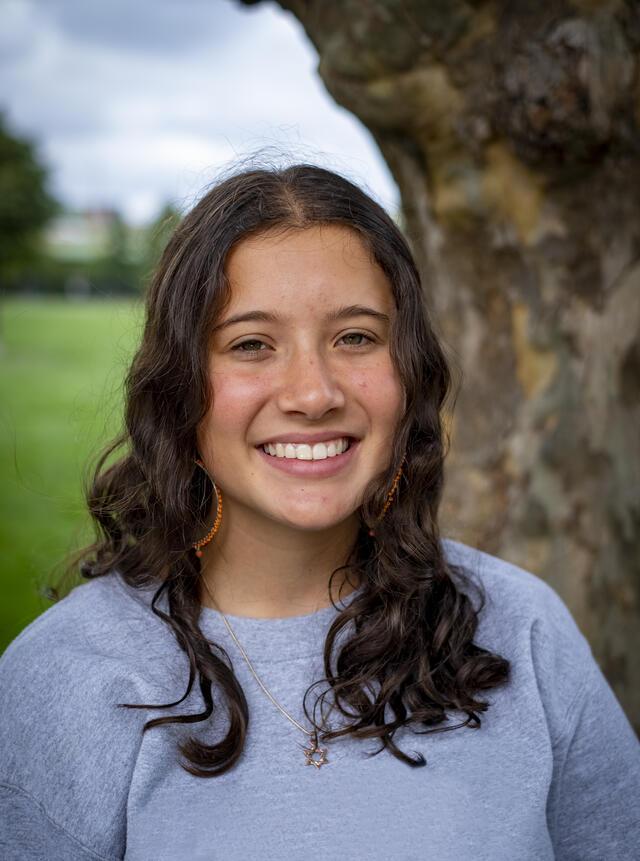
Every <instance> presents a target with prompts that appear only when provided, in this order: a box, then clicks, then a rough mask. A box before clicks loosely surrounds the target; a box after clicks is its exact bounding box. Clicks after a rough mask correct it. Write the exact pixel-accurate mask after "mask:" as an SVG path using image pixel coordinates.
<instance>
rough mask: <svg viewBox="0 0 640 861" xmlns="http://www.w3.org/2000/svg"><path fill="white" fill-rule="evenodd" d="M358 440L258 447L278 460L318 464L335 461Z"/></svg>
mask: <svg viewBox="0 0 640 861" xmlns="http://www.w3.org/2000/svg"><path fill="white" fill-rule="evenodd" d="M354 442H357V440H356V439H355V438H354V437H341V438H340V439H337V440H332V441H331V442H330V443H328V444H327V443H314V444H310V443H277V444H266V445H259V446H256V448H257V449H259V450H260V451H262V452H264V454H266V455H267V456H268V457H272V458H274V459H276V460H289V461H293V460H296V461H304V462H307V463H309V462H311V463H314V462H317V461H323V460H333V459H335V458H338V457H340V456H341V455H343V454H344V453H345V452H347V451H349V449H350V448H351V446H352V445H353V443H354Z"/></svg>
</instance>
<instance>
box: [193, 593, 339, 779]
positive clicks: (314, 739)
mask: <svg viewBox="0 0 640 861" xmlns="http://www.w3.org/2000/svg"><path fill="white" fill-rule="evenodd" d="M200 579H201V580H202V584H203V586H204V588H205V589H206V591H207V593H208V594H209V598H211V601H212V602H213V605H214V607H215V608H216V609H217V610H218V612H219V613H220V615H221V616H222V619H223V621H224V623H225V625H226V626H227V630H228V631H229V633H230V634H231V636H232V637H233V639H234V641H235V643H236V645H237V647H238V648H239V649H240V652H241V654H242V657H243V658H244V659H245V661H246V662H247V666H248V667H249V669H250V670H251V672H252V674H253V676H254V678H255V680H256V681H257V683H258V684H259V685H260V687H261V688H262V690H263V691H264V692H265V694H266V695H267V696H268V697H269V699H270V700H271V702H272V703H273V704H274V706H275V707H276V708H277V709H278V710H279V711H280V712H281V713H282V714H283V715H284V716H285V717H286V718H287V720H288V721H290V722H291V723H292V724H293V725H294V726H296V727H297V728H298V729H299V730H301V731H302V732H303V733H305V735H308V736H309V741H310V744H309V747H305V746H304V745H303V744H301V745H299V747H301V748H302V750H303V751H304V755H305V763H304V764H305V765H315V767H316V768H320V767H321V766H323V765H326V764H327V763H328V762H329V760H328V759H327V749H326V748H322V747H320V746H319V745H318V730H317V729H313V730H308V729H305V728H304V727H303V726H302V724H300V723H298V721H297V720H296V719H295V718H293V717H291V715H290V714H289V712H288V711H286V709H284V708H283V707H282V706H281V705H280V703H279V702H278V701H277V700H276V698H275V697H274V696H273V694H271V692H270V691H269V690H268V689H267V687H266V686H265V685H264V683H263V682H262V680H261V679H260V677H259V676H258V674H257V673H256V671H255V670H254V668H253V664H252V663H251V661H250V660H249V656H248V655H247V653H246V652H245V650H244V649H243V648H242V644H241V643H240V640H238V638H237V637H236V635H235V633H234V631H233V628H232V627H231V625H230V624H229V621H228V619H227V617H226V616H225V615H224V613H223V612H222V610H220V609H219V608H218V605H217V604H216V602H215V599H214V597H213V595H212V594H211V592H210V590H209V587H208V586H207V581H206V580H205V578H204V577H203V576H201V577H200ZM315 754H319V755H320V758H319V759H314V758H313V757H314V755H315Z"/></svg>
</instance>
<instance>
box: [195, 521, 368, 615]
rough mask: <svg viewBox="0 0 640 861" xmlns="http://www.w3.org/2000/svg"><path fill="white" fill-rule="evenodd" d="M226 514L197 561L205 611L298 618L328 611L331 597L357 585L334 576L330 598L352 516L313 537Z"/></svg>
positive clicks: (354, 529) (353, 530) (352, 536)
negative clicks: (202, 582)
mask: <svg viewBox="0 0 640 861" xmlns="http://www.w3.org/2000/svg"><path fill="white" fill-rule="evenodd" d="M225 515H226V516H225V517H224V518H223V520H222V523H221V525H220V529H219V530H218V532H217V534H216V535H215V537H214V539H213V540H212V541H211V542H210V544H208V545H207V546H206V547H205V548H204V550H203V555H202V558H201V565H202V579H203V580H204V581H205V583H206V588H203V589H202V590H201V601H202V604H204V605H205V606H208V607H213V608H214V609H216V610H219V611H220V612H222V613H225V614H228V615H232V616H250V617H254V618H264V619H269V618H284V617H287V616H302V615H306V614H308V613H314V612H316V611H317V610H321V609H323V608H324V607H328V606H330V604H331V599H332V598H333V600H334V601H335V602H336V603H337V602H338V601H339V600H340V599H341V598H346V596H347V595H349V594H350V593H351V592H353V591H354V589H355V588H357V586H358V585H359V583H357V582H356V579H355V575H354V573H352V572H344V571H339V572H338V573H337V574H336V575H335V576H334V578H333V581H332V588H331V595H330V594H329V579H330V577H331V573H332V572H333V571H334V570H335V569H336V568H338V567H339V566H341V565H344V564H345V563H346V562H347V560H348V558H349V554H350V552H351V550H352V548H353V546H354V543H355V540H356V537H357V533H358V528H359V524H358V519H357V515H355V514H354V515H353V517H352V518H349V519H348V520H346V521H344V522H343V523H340V524H337V525H336V526H334V527H331V529H326V530H321V531H315V532H310V531H304V530H294V529H292V528H288V527H285V526H283V525H279V524H274V523H273V521H268V522H267V521H262V522H260V523H258V524H256V522H255V520H254V519H252V521H251V522H250V523H249V522H248V519H247V518H246V517H245V516H243V512H242V511H238V510H233V511H229V507H227V509H226V511H225ZM347 574H350V581H347V579H346V577H347ZM212 599H213V600H212Z"/></svg>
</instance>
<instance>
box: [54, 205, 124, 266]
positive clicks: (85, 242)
mask: <svg viewBox="0 0 640 861" xmlns="http://www.w3.org/2000/svg"><path fill="white" fill-rule="evenodd" d="M121 223H122V222H121V221H120V216H119V215H118V213H117V212H116V211H115V210H111V209H94V210H85V211H83V212H66V213H64V214H62V215H58V216H56V217H55V218H53V219H52V220H51V222H50V223H49V226H48V227H47V229H46V230H45V235H44V250H45V253H46V254H47V255H49V256H50V257H52V258H53V259H54V260H60V261H62V262H68V263H89V262H91V261H93V260H98V259H100V258H104V257H107V256H108V255H109V254H111V253H113V244H114V234H115V233H116V231H117V230H118V227H119V225H120V224H121Z"/></svg>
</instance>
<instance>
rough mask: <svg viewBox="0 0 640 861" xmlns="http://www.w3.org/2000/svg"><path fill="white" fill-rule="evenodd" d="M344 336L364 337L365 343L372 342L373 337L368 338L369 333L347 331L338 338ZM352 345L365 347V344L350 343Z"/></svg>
mask: <svg viewBox="0 0 640 861" xmlns="http://www.w3.org/2000/svg"><path fill="white" fill-rule="evenodd" d="M344 338H366V340H367V343H369V344H373V338H370V337H369V335H365V333H364V332H348V333H347V334H346V335H343V336H342V338H341V339H340V340H343V339H344ZM351 346H352V347H356V348H357V347H365V346H366V344H362V343H360V344H351Z"/></svg>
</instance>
